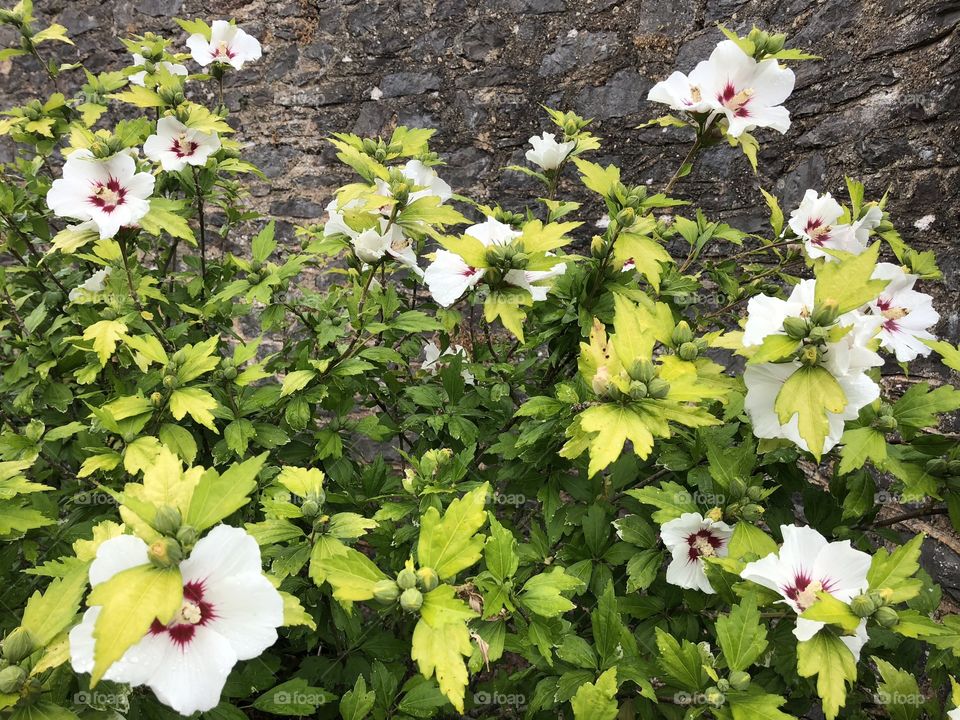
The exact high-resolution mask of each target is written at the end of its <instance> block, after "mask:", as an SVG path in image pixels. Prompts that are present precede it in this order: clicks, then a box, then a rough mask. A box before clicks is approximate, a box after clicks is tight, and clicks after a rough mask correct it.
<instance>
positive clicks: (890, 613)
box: [873, 605, 900, 628]
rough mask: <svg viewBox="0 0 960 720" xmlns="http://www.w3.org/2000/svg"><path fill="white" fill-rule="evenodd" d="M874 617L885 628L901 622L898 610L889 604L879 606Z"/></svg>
mask: <svg viewBox="0 0 960 720" xmlns="http://www.w3.org/2000/svg"><path fill="white" fill-rule="evenodd" d="M873 617H874V618H875V619H876V621H877V622H878V623H880V624H881V625H883V627H885V628H892V627H893V626H894V625H896V624H897V623H898V622H900V616H899V615H898V614H897V611H896V610H894V609H893V608H892V607H890V606H889V605H884V606H883V607H882V608H878V609H877V612H876V613H875V614H874V616H873Z"/></svg>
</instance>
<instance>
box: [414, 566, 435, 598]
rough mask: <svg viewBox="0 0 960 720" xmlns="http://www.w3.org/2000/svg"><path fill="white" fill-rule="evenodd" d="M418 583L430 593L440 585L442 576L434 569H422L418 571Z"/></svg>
mask: <svg viewBox="0 0 960 720" xmlns="http://www.w3.org/2000/svg"><path fill="white" fill-rule="evenodd" d="M417 583H418V584H419V585H420V588H421V589H422V590H423V591H424V592H430V591H431V590H433V589H434V588H435V587H437V585H439V584H440V576H439V575H437V571H436V570H434V569H433V568H428V567H425V568H420V569H419V570H417Z"/></svg>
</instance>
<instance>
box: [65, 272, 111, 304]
mask: <svg viewBox="0 0 960 720" xmlns="http://www.w3.org/2000/svg"><path fill="white" fill-rule="evenodd" d="M108 277H110V268H103V269H102V270H97V272H95V273H94V274H93V275H91V276H90V277H88V278H87V279H86V280H85V281H84V282H83V283H81V284H80V285H78V286H77V287H75V288H73V290H71V291H70V294H69V295H68V299H69V300H70V302H76V301H77V300H80V299H82V298H84V297H86V296H87V295H90V294H93V293H98V292H103V288H104V287H105V286H106V282H107V278H108Z"/></svg>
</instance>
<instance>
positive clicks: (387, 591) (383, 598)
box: [373, 580, 400, 605]
mask: <svg viewBox="0 0 960 720" xmlns="http://www.w3.org/2000/svg"><path fill="white" fill-rule="evenodd" d="M373 597H375V598H376V599H377V600H378V601H379V602H382V603H385V604H387V605H389V604H390V603H394V602H396V601H397V598H398V597H400V588H399V587H398V586H397V584H396V583H395V582H394V581H393V580H380V581H379V582H378V583H377V584H375V585H374V586H373Z"/></svg>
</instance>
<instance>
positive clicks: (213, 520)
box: [184, 453, 269, 530]
mask: <svg viewBox="0 0 960 720" xmlns="http://www.w3.org/2000/svg"><path fill="white" fill-rule="evenodd" d="M268 454H269V453H263V454H262V455H259V456H257V457H254V458H250V459H249V460H246V461H244V462H242V463H234V464H233V465H231V466H230V468H229V469H228V470H227V471H226V472H225V473H223V475H221V474H219V473H218V472H217V471H216V470H214V469H213V468H210V469H209V470H207V471H206V472H205V473H204V474H203V475H201V476H200V480H199V481H198V482H197V486H196V488H194V491H193V497H192V498H191V499H190V506H189V510H187V514H186V517H185V519H184V522H186V524H187V525H191V526H192V527H194V528H196V529H197V530H205V529H206V528H208V527H212V526H213V525H216V524H217V523H218V522H220V521H221V520H223V519H224V518H225V517H227V516H229V515H232V514H233V513H234V512H236V511H237V510H239V509H240V508H241V507H243V506H244V505H246V504H247V503H248V502H249V501H250V493H252V492H253V491H254V490H256V488H257V475H258V474H259V473H260V469H261V468H262V467H263V464H264V462H266V460H267V456H268Z"/></svg>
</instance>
